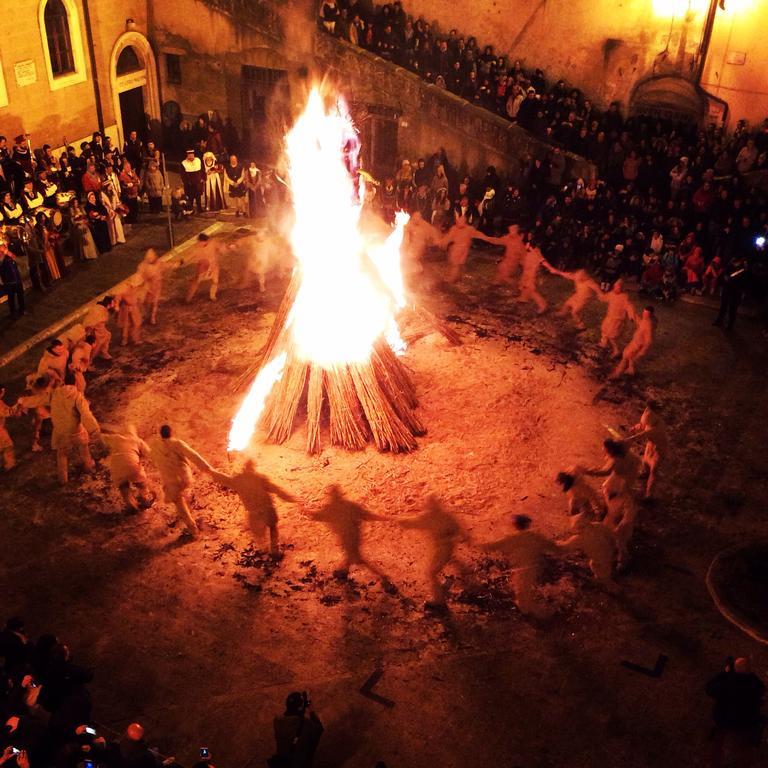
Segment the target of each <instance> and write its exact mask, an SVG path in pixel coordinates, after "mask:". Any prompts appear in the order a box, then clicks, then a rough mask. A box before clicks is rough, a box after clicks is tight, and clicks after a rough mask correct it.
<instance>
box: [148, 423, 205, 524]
mask: <svg viewBox="0 0 768 768" xmlns="http://www.w3.org/2000/svg"><path fill="white" fill-rule="evenodd" d="M149 452H150V459H151V460H152V463H153V464H154V465H155V466H156V467H157V470H158V472H159V473H160V479H161V481H162V484H163V496H164V498H165V501H167V502H168V503H170V504H173V505H174V506H175V507H176V511H177V512H178V513H179V516H180V517H181V519H182V520H183V521H184V524H185V525H186V526H187V531H188V532H189V533H190V535H192V536H196V535H197V533H198V531H199V529H198V527H197V523H196V522H195V519H194V518H193V517H192V513H191V512H190V511H189V504H188V503H187V490H188V489H189V487H190V485H192V480H193V476H192V467H193V466H195V467H197V468H198V469H200V470H203V471H205V472H212V471H213V467H211V465H210V464H209V463H208V462H207V461H206V460H205V459H204V458H203V457H202V456H201V455H200V454H199V453H198V452H197V451H196V450H195V449H194V448H192V447H191V446H189V445H187V443H185V442H184V441H183V440H179V439H177V438H175V437H173V436H172V433H171V428H170V427H169V426H168V425H167V424H163V426H162V427H160V435H159V437H153V438H152V439H151V440H150V441H149Z"/></svg>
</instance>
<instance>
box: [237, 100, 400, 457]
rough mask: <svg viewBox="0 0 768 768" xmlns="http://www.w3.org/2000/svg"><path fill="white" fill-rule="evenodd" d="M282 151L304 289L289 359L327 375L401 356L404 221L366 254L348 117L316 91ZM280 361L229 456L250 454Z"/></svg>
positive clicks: (291, 323)
mask: <svg viewBox="0 0 768 768" xmlns="http://www.w3.org/2000/svg"><path fill="white" fill-rule="evenodd" d="M285 145H286V155H287V160H288V174H289V179H290V186H291V190H292V193H293V207H294V212H295V219H294V225H293V229H292V232H291V238H290V239H291V246H292V248H293V252H294V254H295V256H296V260H297V269H298V270H299V275H300V279H301V282H300V286H299V289H298V291H297V294H296V299H295V301H294V303H293V306H292V308H291V311H290V313H289V315H288V320H287V327H288V333H289V339H290V345H291V352H292V354H295V355H296V356H297V357H298V358H299V359H300V360H304V361H306V362H311V363H313V364H314V365H319V366H321V367H323V368H328V369H330V368H333V367H335V366H338V365H344V364H348V363H362V362H366V361H367V360H368V359H369V358H370V356H371V352H372V350H373V346H374V343H375V342H376V340H377V339H378V338H380V337H385V338H386V339H387V341H388V343H389V344H390V345H391V346H392V348H393V349H394V350H395V351H396V352H398V353H400V352H402V351H404V349H405V344H404V342H403V341H402V339H401V338H400V333H399V330H398V328H397V322H396V314H397V311H398V310H399V309H401V308H403V307H404V306H405V304H406V298H405V286H404V284H403V277H402V272H401V268H400V267H401V257H400V247H401V245H402V242H403V234H404V227H405V225H406V224H407V222H408V218H409V217H408V215H407V214H405V213H398V215H397V218H396V226H395V229H394V231H393V232H392V234H391V235H389V237H388V238H387V239H386V241H385V242H384V243H381V244H379V245H376V246H374V247H370V248H367V247H366V243H365V239H364V237H363V234H362V233H361V231H360V213H361V208H362V201H361V197H362V196H361V195H359V194H358V189H357V184H358V174H357V171H358V167H357V163H358V153H359V150H360V144H359V141H358V138H357V133H356V131H355V128H354V125H353V124H352V120H351V118H350V116H349V113H348V112H347V110H346V107H345V106H344V104H343V103H342V102H341V101H337V102H336V104H335V105H333V107H331V108H327V107H326V104H325V102H324V99H323V96H322V94H321V93H320V90H319V89H318V88H313V89H312V91H311V92H310V94H309V98H308V101H307V106H306V108H305V110H304V112H303V113H302V114H301V116H300V117H299V118H298V119H297V121H296V123H295V125H294V126H293V128H292V129H291V130H290V132H289V133H288V135H287V136H286V139H285ZM286 360H287V356H286V353H282V354H281V355H280V357H279V358H275V359H274V360H272V361H271V362H269V363H268V364H267V365H266V366H265V367H264V368H263V369H262V370H261V371H260V372H259V375H258V376H257V377H256V381H254V384H253V386H252V387H251V390H250V392H249V393H248V395H247V396H246V398H245V400H244V401H243V404H242V405H241V407H240V410H239V411H238V414H237V416H236V417H235V420H234V421H233V424H232V430H231V432H230V449H231V450H242V449H243V448H245V447H246V446H247V444H248V442H249V440H250V437H251V435H252V434H253V431H254V429H255V426H256V423H257V422H258V419H259V416H260V415H261V411H262V409H263V407H264V402H265V400H266V397H267V396H268V394H269V392H270V391H271V389H272V387H273V386H274V384H275V383H276V382H277V381H279V380H280V378H281V376H282V372H283V370H284V368H285V365H286Z"/></svg>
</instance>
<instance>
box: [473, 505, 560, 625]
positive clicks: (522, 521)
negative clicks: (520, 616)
mask: <svg viewBox="0 0 768 768" xmlns="http://www.w3.org/2000/svg"><path fill="white" fill-rule="evenodd" d="M514 520H515V532H514V533H511V534H510V535H509V536H504V537H503V538H501V539H499V540H498V541H492V542H489V543H488V544H484V545H483V546H482V547H481V549H482V550H484V551H486V552H501V554H502V555H504V557H506V558H507V559H508V560H509V562H510V565H511V566H512V574H513V575H512V584H513V586H514V589H515V603H516V604H517V607H518V608H519V609H520V612H521V613H530V614H534V615H537V614H540V613H541V611H540V608H539V604H538V600H537V596H536V587H537V586H538V584H539V580H540V578H541V571H542V568H543V566H544V555H547V554H548V555H554V554H556V553H557V547H556V546H555V544H554V542H552V541H550V540H549V539H548V538H547V537H546V536H542V534H540V533H537V532H536V531H531V530H528V529H529V528H530V527H531V518H530V517H528V515H515V519H514Z"/></svg>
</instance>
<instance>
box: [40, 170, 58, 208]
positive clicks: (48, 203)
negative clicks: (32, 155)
mask: <svg viewBox="0 0 768 768" xmlns="http://www.w3.org/2000/svg"><path fill="white" fill-rule="evenodd" d="M48 174H49V172H48V168H46V167H42V168H41V169H40V172H39V173H38V174H37V189H38V191H39V192H40V194H41V195H42V196H43V206H44V207H45V208H56V193H57V192H58V191H59V187H58V185H57V184H56V182H55V181H53V179H51V178H49V175H48Z"/></svg>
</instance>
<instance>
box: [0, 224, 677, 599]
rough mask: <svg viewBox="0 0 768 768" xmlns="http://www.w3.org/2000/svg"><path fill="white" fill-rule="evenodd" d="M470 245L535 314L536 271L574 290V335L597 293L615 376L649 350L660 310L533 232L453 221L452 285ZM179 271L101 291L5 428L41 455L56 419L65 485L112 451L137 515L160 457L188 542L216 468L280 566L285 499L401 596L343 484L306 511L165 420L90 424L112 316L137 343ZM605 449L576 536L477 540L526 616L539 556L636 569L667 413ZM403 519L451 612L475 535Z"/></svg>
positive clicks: (193, 257)
mask: <svg viewBox="0 0 768 768" xmlns="http://www.w3.org/2000/svg"><path fill="white" fill-rule="evenodd" d="M424 226H429V227H430V228H431V225H427V224H426V222H424V221H423V220H422V219H420V217H419V216H418V214H414V215H413V217H412V219H411V221H410V223H409V225H408V227H409V237H408V238H407V240H406V252H407V260H408V263H410V264H411V265H415V268H416V269H420V264H419V262H418V260H419V259H420V257H421V256H423V251H422V250H421V248H420V246H419V244H418V242H417V243H416V245H415V246H414V239H415V240H416V241H418V238H419V234H418V233H419V232H420V230H422V228H423V227H424ZM430 236H431V235H430ZM475 238H479V239H482V240H485V241H486V242H488V243H490V244H493V245H501V246H503V247H504V254H503V257H502V259H501V260H500V262H499V264H498V267H497V279H499V280H501V281H502V282H512V281H518V282H519V287H520V299H521V300H524V301H531V302H533V303H535V304H536V306H537V309H538V312H539V313H541V312H543V311H544V310H545V308H546V300H545V299H544V298H543V297H542V296H541V294H540V293H539V292H538V289H537V277H538V273H539V272H540V268H541V267H543V268H544V269H546V270H547V271H549V272H551V273H552V274H554V275H557V276H559V277H562V278H564V279H567V280H569V281H571V282H572V283H573V284H574V292H573V295H572V296H571V297H570V298H569V299H568V300H567V301H566V302H565V304H564V305H563V307H562V308H561V310H560V313H561V314H565V315H568V316H570V317H572V319H573V321H574V323H575V324H576V326H577V328H580V329H581V328H583V327H584V323H583V320H582V318H581V314H580V313H581V311H582V310H583V308H584V305H585V303H586V301H587V300H588V299H589V298H590V297H591V296H592V295H595V296H596V297H598V298H600V299H601V300H602V301H604V302H605V303H606V305H607V312H606V316H605V319H604V321H603V323H602V327H601V337H602V338H601V345H602V346H604V347H610V349H611V350H612V352H613V353H614V355H615V356H619V355H620V361H619V363H618V365H617V367H616V369H615V370H614V372H613V374H612V375H613V376H619V375H622V374H624V373H628V374H632V373H634V372H635V364H636V363H637V361H638V360H639V359H640V358H641V357H642V356H643V355H645V354H646V353H647V351H648V349H649V348H650V345H651V342H652V339H653V326H654V317H653V309H652V308H651V307H646V308H645V309H644V310H643V312H642V314H641V315H638V313H637V312H636V311H635V309H634V307H633V305H632V302H631V301H630V299H629V297H628V296H627V294H626V293H625V292H624V291H623V289H622V285H621V282H620V281H617V282H616V283H615V284H614V285H613V286H612V287H611V289H610V291H608V292H607V293H604V292H603V291H601V289H600V286H599V285H597V284H596V283H595V282H594V281H593V280H592V279H591V278H590V277H589V275H588V274H587V273H586V272H585V271H584V270H578V271H576V272H573V273H569V272H564V271H562V270H558V269H556V268H554V267H553V266H551V265H550V264H549V263H548V262H547V261H546V260H545V259H544V258H543V257H542V255H541V253H540V251H539V250H538V249H537V248H536V247H535V246H534V245H533V244H532V243H531V241H530V238H528V237H527V236H521V235H520V233H519V231H518V230H517V227H515V226H511V227H510V228H509V231H508V233H507V234H506V235H504V236H503V237H500V238H494V237H490V236H487V235H484V234H483V233H481V232H479V231H478V230H476V229H474V228H473V227H471V226H470V225H468V224H467V222H466V220H465V218H464V217H463V216H461V215H459V216H457V217H456V222H455V224H454V226H453V227H452V228H451V229H449V230H448V232H447V233H445V234H444V235H441V236H440V237H439V238H438V239H437V241H436V244H437V245H438V246H440V247H444V248H447V261H448V277H449V279H450V280H454V281H455V280H459V279H461V276H462V274H463V270H464V266H465V264H466V259H467V255H468V252H469V246H470V244H471V242H472V240H473V239H475ZM266 242H267V240H266V238H265V237H264V235H263V234H262V233H256V234H252V235H248V236H246V237H245V238H243V239H242V240H240V241H239V242H238V243H237V244H235V245H236V246H237V247H240V245H241V244H245V246H246V252H247V253H248V254H249V257H248V260H247V262H246V266H245V272H244V275H243V282H244V283H245V282H246V281H247V282H250V281H251V280H252V277H253V274H256V275H257V277H258V280H259V288H260V289H261V290H264V287H265V286H264V275H265V273H266V272H267V269H268V268H269V266H270V265H269V264H268V263H267V262H266V261H265V256H264V252H265V250H268V246H267V245H266ZM232 247H233V243H231V242H227V241H226V240H225V239H223V238H220V237H212V238H211V237H208V236H207V235H206V234H205V233H201V234H200V235H199V236H198V239H197V241H196V243H195V244H194V245H193V246H192V247H191V249H190V255H189V257H188V258H186V259H185V262H189V263H191V264H192V265H193V266H194V275H193V277H192V281H191V283H190V285H189V289H188V291H187V292H186V301H187V302H190V301H192V300H193V299H194V297H195V294H196V292H197V290H198V288H199V286H200V285H201V284H202V283H203V282H205V281H209V282H210V289H209V298H210V299H211V300H215V299H216V297H217V288H218V281H219V261H220V256H221V254H222V253H224V252H225V250H227V249H230V248H232ZM182 263H184V262H182ZM174 266H176V265H174V264H172V263H171V262H168V261H163V260H161V259H159V258H158V255H157V253H156V252H155V251H153V250H152V249H150V250H149V251H148V252H147V253H146V255H145V258H144V261H143V262H142V263H141V264H140V265H139V268H138V270H137V273H136V274H135V275H134V276H133V277H132V278H130V279H129V280H127V281H126V282H125V283H124V285H123V287H122V289H121V291H120V292H119V293H118V294H117V295H116V296H105V297H104V298H102V299H101V300H99V301H98V302H96V303H95V304H94V305H93V306H92V307H91V308H90V310H89V311H88V313H87V314H86V316H85V317H84V319H83V321H82V323H78V324H76V325H74V326H72V327H71V328H69V329H68V330H67V331H66V332H65V333H63V334H61V335H60V336H59V337H58V338H56V339H53V340H51V341H50V343H49V345H48V347H47V348H46V350H45V351H44V353H43V355H42V357H41V359H40V362H39V364H38V367H37V370H36V371H35V372H34V373H32V374H30V375H29V376H28V377H27V392H26V393H25V394H24V395H23V396H22V397H20V398H19V399H18V401H17V402H16V403H15V404H14V405H7V404H5V403H4V401H2V396H3V395H4V390H2V389H0V403H1V404H0V409H2V411H1V412H0V417H1V418H2V420H3V422H4V420H5V418H9V417H15V416H20V415H22V414H31V416H32V424H33V438H32V450H33V451H41V450H43V447H42V443H41V430H42V426H43V424H44V422H45V421H47V420H50V422H51V426H52V434H51V448H52V449H53V450H54V451H55V452H56V464H57V472H58V478H59V481H60V483H61V484H62V485H66V484H67V483H68V481H69V464H70V458H71V454H72V453H73V452H75V451H76V452H77V453H78V454H79V456H80V460H81V463H82V466H83V469H84V470H85V471H86V472H93V471H94V470H95V468H96V463H95V461H94V459H93V456H92V455H91V451H90V445H91V444H92V443H93V442H97V443H100V444H101V446H102V447H103V449H104V450H105V451H106V453H107V455H108V459H107V462H108V466H109V471H110V476H111V480H112V483H113V485H114V487H115V488H116V489H117V490H118V491H119V493H120V496H121V498H122V501H123V503H124V505H125V508H126V510H127V511H129V512H134V513H135V512H139V511H140V510H142V509H146V508H148V507H149V506H151V505H152V504H153V503H154V495H153V493H152V491H151V489H150V484H149V481H148V478H147V474H146V470H145V463H146V462H151V463H152V464H153V465H154V467H155V469H156V470H157V472H158V474H159V476H160V481H161V485H162V498H163V499H164V501H165V502H166V503H168V504H171V505H173V507H174V508H175V510H176V512H177V515H178V518H179V519H180V520H181V521H182V523H183V524H184V526H185V529H186V530H185V535H189V536H192V537H194V536H196V535H198V533H199V526H198V523H197V521H196V520H195V518H194V516H193V515H192V512H191V510H190V507H189V501H188V494H189V489H190V487H191V486H192V484H193V482H194V471H195V470H196V471H199V472H203V473H206V474H208V475H209V476H210V477H211V478H212V479H213V480H214V482H216V483H218V484H219V485H221V486H222V487H225V488H229V489H231V490H233V491H235V492H236V493H237V494H238V496H239V497H240V499H241V500H242V503H243V506H244V508H245V510H246V516H247V523H248V527H249V529H250V530H251V531H253V532H254V533H256V534H258V535H263V534H264V532H265V531H268V532H269V538H270V552H271V554H272V556H273V557H275V558H276V559H279V558H280V556H281V550H280V547H279V535H278V516H277V509H276V507H275V504H274V501H273V497H277V498H279V499H281V500H283V501H285V502H289V503H301V505H302V506H301V508H302V510H303V511H304V512H305V513H306V514H307V515H309V516H310V517H311V518H313V519H315V520H317V521H319V522H324V523H326V524H327V525H328V526H329V527H330V529H331V530H332V531H333V532H334V534H335V535H336V537H337V539H338V542H339V546H340V548H341V550H342V553H343V559H342V562H341V563H340V564H339V566H338V567H337V568H336V570H335V571H334V574H335V575H336V576H337V577H338V578H346V577H347V575H348V574H349V571H350V569H351V568H352V567H353V566H363V567H366V568H368V569H369V570H371V571H372V572H374V573H375V574H376V575H377V576H379V577H380V578H381V580H382V583H383V586H384V588H385V589H386V590H387V591H394V590H395V587H394V586H393V584H392V582H391V581H390V580H389V579H388V578H387V576H386V575H385V574H384V573H383V572H382V571H381V570H380V568H378V566H376V565H375V564H374V563H373V562H372V561H371V560H370V559H368V558H367V557H366V556H364V554H363V551H362V529H363V524H364V523H366V522H391V521H388V519H387V518H384V517H382V516H379V515H375V514H373V513H371V512H369V511H368V510H366V509H365V508H364V507H363V506H361V505H360V504H358V503H356V502H353V501H351V500H349V499H347V498H345V497H344V495H343V493H342V491H341V489H340V488H339V487H338V486H331V487H330V488H329V489H328V491H327V499H326V501H325V503H324V504H323V505H321V506H320V507H319V508H317V509H311V508H310V505H307V504H306V503H304V502H300V501H299V500H297V499H296V498H295V497H294V496H292V495H291V494H290V493H288V492H287V491H285V490H284V489H281V488H280V487H279V486H277V485H276V484H275V483H273V482H272V481H271V480H270V479H269V478H268V477H266V476H265V475H263V474H261V473H259V472H258V471H257V469H256V467H255V465H254V463H253V462H252V461H246V462H245V463H244V465H243V466H242V468H241V469H240V470H239V471H236V472H234V473H231V472H224V471H220V470H218V469H216V468H214V467H213V466H212V465H211V464H210V463H209V462H208V461H207V460H206V459H205V458H203V456H201V455H200V454H199V453H198V452H197V451H196V450H195V449H194V448H192V447H191V446H190V445H189V444H188V443H186V442H185V441H184V440H182V439H180V438H179V437H177V436H174V434H173V432H172V428H171V427H170V426H169V425H167V424H166V425H163V426H162V427H161V428H160V430H159V433H158V434H157V435H154V436H152V437H150V438H149V439H148V440H146V441H145V440H144V438H143V437H142V436H141V435H139V433H138V431H137V430H136V428H135V427H134V426H133V425H130V424H125V425H111V424H101V423H99V421H98V420H97V419H96V418H95V416H94V414H93V413H92V411H91V408H90V404H89V402H88V399H87V397H86V386H87V376H88V372H89V370H91V369H92V368H93V366H94V365H95V364H96V361H97V360H99V359H102V360H106V361H109V360H111V354H110V344H111V340H112V333H111V331H110V330H109V327H108V326H109V323H110V321H111V319H112V317H113V316H115V315H116V316H117V322H118V326H119V328H120V332H121V342H122V344H123V345H125V344H129V343H138V342H139V341H140V339H141V336H140V330H141V326H142V323H143V321H144V319H145V317H146V319H148V321H149V322H150V323H151V324H155V323H156V322H157V312H158V305H159V302H160V298H161V295H162V287H163V277H164V274H165V272H166V270H168V269H170V268H173V267H174ZM518 270H519V271H520V275H519V276H518V275H517V272H518ZM627 322H633V323H634V324H635V325H636V328H635V331H634V333H633V335H632V338H631V340H630V341H629V343H628V344H627V345H626V346H625V347H624V350H623V352H620V346H619V344H620V338H621V335H622V333H623V331H624V328H625V326H626V324H627ZM637 442H640V443H642V442H644V443H645V446H644V453H643V458H642V460H641V459H640V458H638V456H637V455H636V454H635V452H634V451H633V450H632V447H633V444H634V443H637ZM603 447H604V452H605V461H604V463H603V464H601V465H600V466H596V467H592V468H585V467H574V468H572V469H570V470H568V471H566V472H561V473H560V474H558V476H557V483H558V484H559V485H560V487H561V488H562V491H563V493H564V495H565V499H566V500H567V509H568V512H569V514H570V515H571V521H572V525H573V532H572V535H571V536H570V537H569V538H568V539H567V540H565V541H562V542H559V543H555V542H552V541H551V540H549V539H548V538H546V537H545V536H543V535H542V534H540V533H538V532H536V531H534V530H531V520H530V518H528V517H527V516H525V515H518V516H516V517H515V518H514V527H515V530H514V532H513V533H512V534H510V535H509V536H507V537H504V538H502V539H500V540H499V541H497V542H492V543H486V544H482V545H480V549H481V550H482V551H486V552H491V551H498V552H500V553H501V554H502V555H503V556H504V557H505V558H506V560H507V561H508V562H509V564H510V566H511V567H512V569H513V572H512V574H513V575H512V581H513V585H514V589H515V600H516V603H517V605H518V606H519V608H520V610H521V611H524V612H530V613H536V612H538V610H539V606H538V600H537V598H536V587H537V584H538V582H539V580H540V578H541V574H542V567H543V562H544V560H543V558H544V556H545V555H547V554H550V555H551V554H555V553H557V552H559V551H575V550H578V551H581V552H583V553H584V554H585V555H586V557H587V559H588V561H589V566H590V569H591V571H592V573H593V575H594V576H595V578H597V579H598V580H600V581H601V582H602V583H604V584H606V585H608V586H609V587H610V588H614V582H613V573H614V569H615V568H621V567H623V566H624V565H625V564H626V562H627V558H628V546H629V542H630V541H631V538H632V533H633V531H634V527H635V524H636V521H637V515H638V510H639V504H638V498H637V496H638V494H637V489H636V485H637V483H638V478H639V477H640V474H641V471H643V472H645V474H646V476H647V481H646V485H645V495H646V496H647V497H650V495H651V494H652V492H653V489H654V486H655V482H656V478H657V474H658V467H659V463H660V462H661V461H662V460H663V458H664V457H665V455H666V433H665V429H664V424H663V421H662V419H661V417H660V415H659V413H658V407H657V406H656V405H655V404H653V403H649V404H648V407H647V408H646V410H645V411H644V412H643V414H642V416H641V418H640V420H639V422H638V424H637V425H636V426H635V428H634V429H633V430H632V431H631V434H630V435H627V436H625V437H620V436H619V435H614V437H612V438H611V439H608V440H606V441H605V443H604V446H603ZM0 449H2V451H3V458H4V462H5V467H6V469H8V470H9V469H12V468H13V467H14V465H15V455H14V448H13V443H12V442H11V439H10V436H9V434H8V432H7V430H6V429H5V427H4V426H0ZM590 476H594V477H604V478H605V480H604V482H603V485H602V489H601V492H598V491H597V490H596V489H595V488H593V487H592V486H591V485H590V482H589V480H588V479H587V478H588V477H590ZM399 524H400V525H402V527H404V528H412V529H415V530H418V531H421V532H422V533H423V534H424V535H426V536H427V537H428V539H429V540H430V541H431V546H432V553H431V559H430V562H429V564H428V566H427V575H428V578H429V582H430V584H431V590H432V594H431V598H430V600H429V601H428V603H427V605H428V607H429V608H431V609H435V610H443V609H444V608H445V606H446V599H447V591H446V588H445V585H444V584H443V582H442V579H441V573H442V572H443V571H444V570H445V569H446V568H447V567H448V566H450V565H452V564H453V565H454V566H456V567H458V568H459V569H460V571H461V572H462V573H463V574H465V575H467V576H468V577H469V572H470V568H469V566H468V565H467V564H466V563H465V562H463V561H462V560H460V559H459V558H458V553H457V549H458V547H459V545H460V544H462V543H463V542H467V541H469V538H468V535H467V533H466V532H465V531H464V529H463V527H462V526H461V524H460V523H459V521H458V519H457V517H456V516H455V515H454V514H453V513H452V512H450V511H448V510H447V509H446V508H445V507H444V506H443V504H442V503H441V502H440V501H439V500H438V499H436V498H434V497H432V498H430V499H429V500H428V501H427V503H426V507H425V511H424V512H423V513H422V514H421V515H418V516H416V517H413V518H408V519H405V520H401V521H399ZM470 581H472V580H471V578H470ZM470 586H473V585H472V584H471V585H470ZM475 586H476V585H475Z"/></svg>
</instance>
